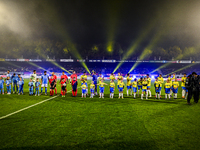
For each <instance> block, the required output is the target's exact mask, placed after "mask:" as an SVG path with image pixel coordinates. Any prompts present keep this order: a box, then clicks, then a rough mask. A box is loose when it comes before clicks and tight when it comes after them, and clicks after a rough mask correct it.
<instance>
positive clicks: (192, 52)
mask: <svg viewBox="0 0 200 150" xmlns="http://www.w3.org/2000/svg"><path fill="white" fill-rule="evenodd" d="M196 50H197V48H194V47H189V48H187V50H185V52H184V53H183V54H182V55H179V56H177V57H176V58H175V59H174V60H180V59H182V58H184V57H187V56H190V55H192V54H195V52H196ZM168 65H171V63H166V64H163V65H162V66H160V67H158V68H157V69H155V70H153V71H152V72H151V73H153V72H156V71H158V70H160V69H162V68H164V67H166V66H168Z"/></svg>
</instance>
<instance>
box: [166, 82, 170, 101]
mask: <svg viewBox="0 0 200 150" xmlns="http://www.w3.org/2000/svg"><path fill="white" fill-rule="evenodd" d="M170 90H171V83H170V82H169V79H167V82H166V83H165V99H167V95H168V97H169V99H171V95H170Z"/></svg>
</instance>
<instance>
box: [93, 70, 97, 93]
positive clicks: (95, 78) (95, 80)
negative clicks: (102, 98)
mask: <svg viewBox="0 0 200 150" xmlns="http://www.w3.org/2000/svg"><path fill="white" fill-rule="evenodd" d="M97 78H98V77H97V75H96V72H95V71H94V72H93V74H92V81H93V82H94V85H95V94H96V95H97Z"/></svg>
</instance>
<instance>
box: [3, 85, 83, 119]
mask: <svg viewBox="0 0 200 150" xmlns="http://www.w3.org/2000/svg"><path fill="white" fill-rule="evenodd" d="M78 88H80V87H78ZM71 91H72V90H70V91H68V92H67V93H69V92H71ZM56 97H58V96H54V97H51V98H48V99H46V100H43V101H41V102H39V103H36V104H33V105H31V106H28V107H25V108H23V109H20V110H17V111H15V112H13V113H10V114H7V115H5V116H2V117H0V120H1V119H4V118H7V117H9V116H12V115H14V114H17V113H19V112H21V111H24V110H26V109H29V108H31V107H34V106H37V105H39V104H42V103H44V102H46V101H49V100H52V99H54V98H56Z"/></svg>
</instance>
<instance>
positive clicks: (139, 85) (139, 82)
mask: <svg viewBox="0 0 200 150" xmlns="http://www.w3.org/2000/svg"><path fill="white" fill-rule="evenodd" d="M143 80H144V79H143V78H142V77H140V79H139V80H138V81H137V85H138V97H139V93H140V89H141V90H142V82H143Z"/></svg>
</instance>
